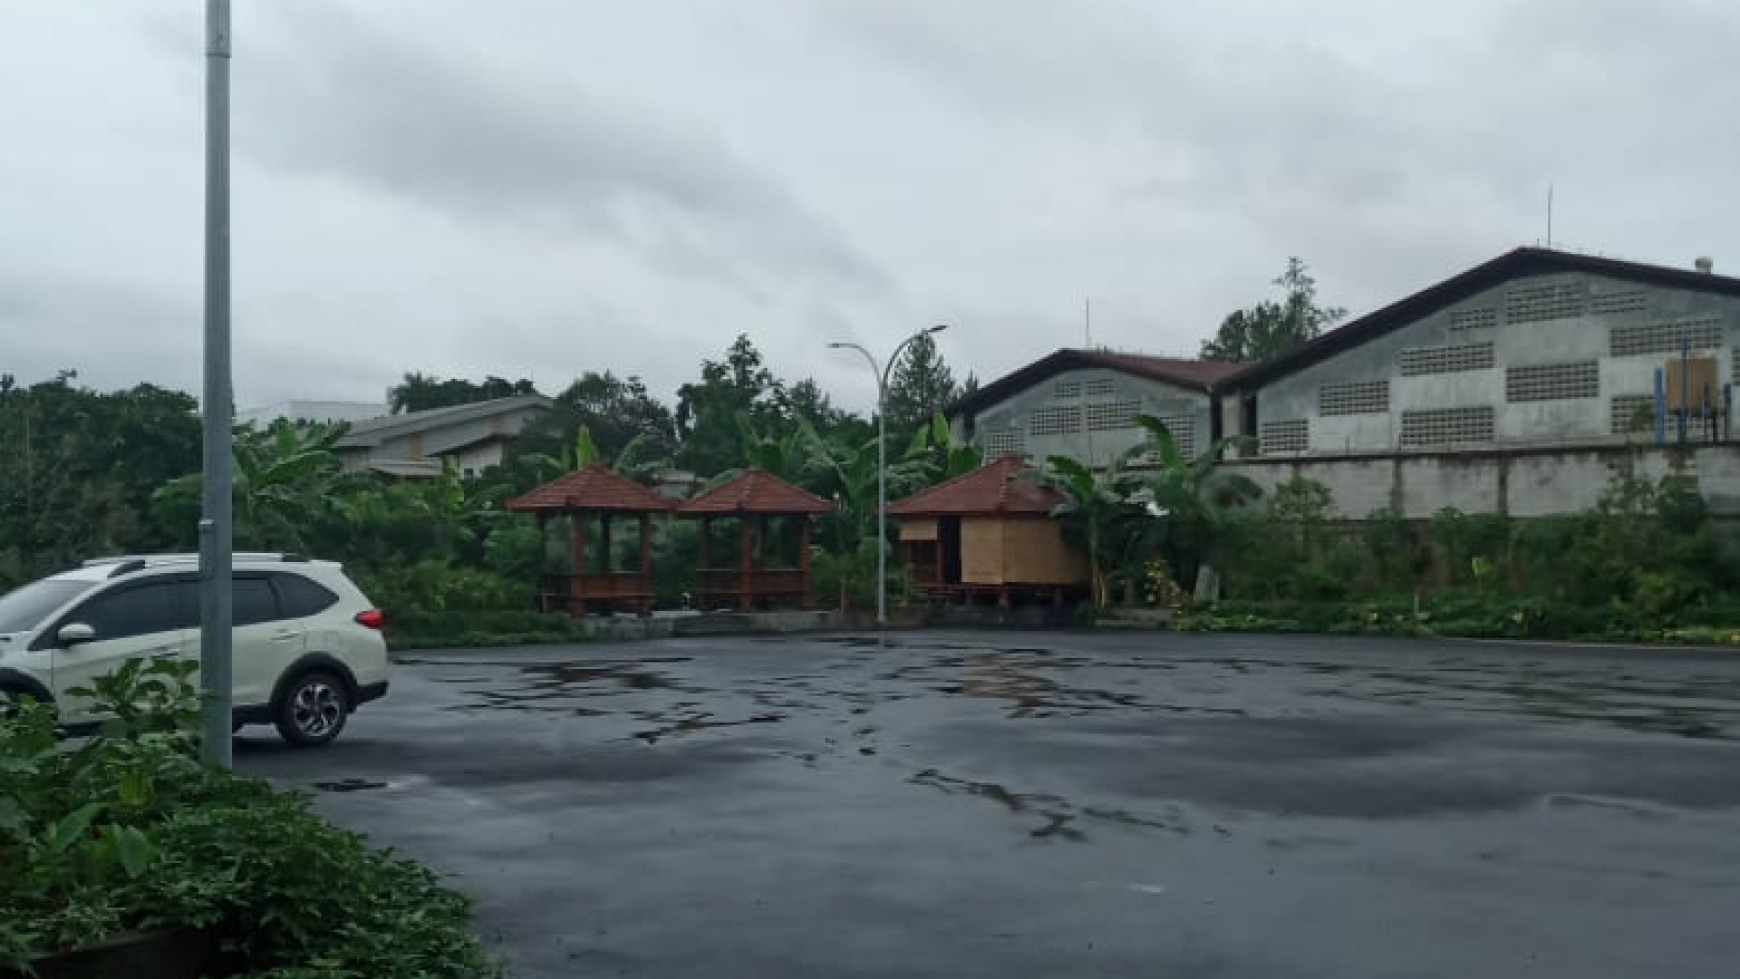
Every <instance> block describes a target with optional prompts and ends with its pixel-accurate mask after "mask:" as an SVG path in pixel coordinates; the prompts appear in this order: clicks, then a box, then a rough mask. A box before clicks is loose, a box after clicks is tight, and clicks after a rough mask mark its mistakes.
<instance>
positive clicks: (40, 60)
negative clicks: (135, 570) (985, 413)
mask: <svg viewBox="0 0 1740 979" xmlns="http://www.w3.org/2000/svg"><path fill="white" fill-rule="evenodd" d="M236 7H237V10H236V27H235V51H236V56H235V61H234V72H235V86H234V125H235V157H234V166H235V189H234V193H235V198H234V210H235V226H234V229H235V290H236V291H235V303H236V308H235V331H236V341H235V369H236V385H237V396H238V400H239V401H240V402H241V404H242V405H243V406H248V405H254V404H259V403H263V402H267V401H272V400H278V399H286V398H309V399H313V398H322V399H326V398H336V399H378V398H380V397H381V396H382V394H383V391H384V389H385V388H386V387H387V386H388V385H389V384H390V383H391V382H392V381H393V380H394V379H395V378H396V377H397V375H398V374H399V373H401V372H403V371H405V370H412V369H416V370H423V371H429V372H434V373H437V374H441V375H461V376H468V377H482V376H483V375H486V374H498V375H502V376H506V377H519V376H530V377H533V378H534V379H535V380H536V381H537V382H538V383H539V385H540V386H541V387H543V388H544V389H545V390H547V391H551V392H552V393H554V392H555V391H557V390H559V389H560V388H561V387H562V386H563V385H565V384H566V383H567V382H568V381H569V380H570V379H572V378H573V377H574V376H575V375H577V374H579V373H580V372H582V371H585V370H588V369H595V370H602V369H605V368H610V369H613V370H615V371H617V372H619V373H623V374H640V375H642V376H644V377H645V378H646V380H647V382H648V383H649V384H650V385H651V386H652V387H653V389H654V390H655V391H657V392H659V393H660V394H662V395H666V396H669V395H670V394H671V393H672V392H673V391H674V389H675V388H676V386H677V385H678V384H681V383H683V382H684V381H685V380H688V379H690V378H692V377H693V376H694V375H695V373H696V370H697V367H698V364H699V362H700V360H701V358H702V357H704V356H713V357H717V356H718V355H719V354H720V352H721V351H723V349H724V348H725V347H726V345H727V344H728V343H729V342H730V341H731V339H732V337H734V336H735V335H736V334H738V333H748V334H749V335H750V336H751V337H752V338H753V339H754V340H755V342H756V343H757V344H758V345H759V346H760V347H761V348H762V349H763V350H764V351H765V352H766V353H767V355H768V358H769V360H770V361H771V362H772V365H773V366H774V368H775V369H776V370H777V371H779V372H780V373H781V374H783V375H785V376H788V377H792V378H796V377H801V376H804V375H814V376H815V377H816V378H817V379H818V380H820V381H821V382H822V383H823V384H824V385H825V386H826V387H828V388H829V389H830V390H831V391H833V392H834V393H835V395H836V397H837V398H839V399H840V400H841V401H843V402H844V403H846V404H848V405H850V406H854V407H863V406H865V405H866V404H868V402H869V401H870V400H871V391H872V384H871V382H870V381H869V378H868V371H867V370H866V369H865V368H864V367H863V365H862V363H861V362H858V361H854V360H853V359H851V358H850V357H848V356H845V355H843V354H840V353H836V352H830V351H828V350H826V349H825V348H824V343H825V342H826V341H828V340H831V339H851V340H858V341H860V342H863V343H866V344H869V345H870V346H872V347H873V348H874V349H876V350H877V351H879V352H885V351H887V350H888V349H890V348H891V347H892V346H893V345H894V344H895V343H896V342H898V341H899V340H900V338H902V337H903V336H905V335H906V334H908V333H910V332H911V331H913V330H915V329H917V328H920V327H923V326H926V325H929V324H931V323H935V322H946V323H949V324H951V325H952V329H951V331H950V332H949V333H947V334H945V335H944V336H943V337H942V338H941V343H942V348H943V352H944V354H945V356H946V357H947V358H948V359H949V361H950V362H951V363H952V364H953V365H955V367H956V369H957V371H958V372H959V373H961V374H963V375H964V374H965V372H966V371H968V370H972V371H975V372H977V373H978V374H979V375H980V377H981V378H984V379H990V378H992V377H994V376H996V375H998V374H1001V373H1003V372H1005V371H1007V370H1010V369H1012V368H1014V367H1017V366H1019V365H1020V364H1022V363H1024V362H1026V361H1028V360H1031V359H1033V358H1035V357H1038V356H1041V355H1043V354H1044V353H1047V352H1049V351H1050V350H1053V349H1055V348H1057V347H1060V346H1078V345H1080V344H1081V343H1082V340H1083V322H1082V320H1083V315H1082V305H1083V299H1084V297H1092V302H1093V338H1094V340H1095V342H1096V343H1103V344H1106V345H1110V346H1114V347H1118V348H1122V349H1129V350H1139V351H1144V352H1149V353H1164V354H1174V355H1188V354H1191V353H1193V352H1194V351H1195V350H1196V347H1197V344H1198V343H1199V341H1200V340H1201V339H1202V337H1204V336H1205V335H1207V334H1209V333H1211V332H1212V331H1213V329H1214V327H1215V325H1216V324H1217V323H1218V322H1219V320H1220V318H1221V316H1223V315H1224V314H1225V313H1226V312H1228V311H1229V310H1231V309H1234V308H1237V307H1240V306H1244V305H1248V304H1250V303H1251V302H1253V301H1255V300H1257V299H1261V298H1264V297H1265V296H1266V295H1268V294H1269V292H1270V291H1271V287H1270V285H1269V280H1270V279H1272V278H1273V277H1274V276H1275V275H1276V274H1277V273H1278V272H1279V271H1280V269H1281V268H1282V266H1283V265H1284V264H1285V261H1286V258H1287V256H1289V255H1300V256H1302V257H1304V258H1305V259H1306V260H1307V262H1309V263H1310V265H1311V266H1312V268H1313V270H1314V272H1315V274H1316V275H1317V278H1318V281H1319V285H1320V288H1321V290H1322V292H1323V294H1324V296H1325V298H1326V299H1328V300H1330V301H1332V302H1335V303H1338V304H1341V305H1344V306H1347V307H1349V308H1350V309H1351V310H1352V311H1353V312H1354V313H1356V314H1357V313H1360V312H1364V311H1368V310H1370V309H1372V308H1375V307H1377V306H1381V305H1383V304H1385V303H1387V302H1389V301H1391V300H1394V299H1397V298H1400V297H1401V296H1402V295H1404V294H1406V293H1408V292H1412V291H1414V290H1416V289H1419V288H1422V287H1424V286H1426V285H1429V284H1431V283H1432V282H1434V281H1436V280H1438V279H1441V278H1444V277H1446V276H1448V275H1451V274H1453V273H1455V272H1457V271H1460V270H1461V269H1463V268H1465V267H1467V266H1469V265H1471V264H1474V263H1477V262H1479V261H1483V260H1485V259H1487V258H1490V257H1492V256H1494V255H1497V254H1499V253H1501V252H1503V251H1505V250H1507V249H1509V248H1512V247H1514V246H1516V245H1519V244H1529V243H1534V242H1536V241H1537V240H1539V239H1541V238H1543V237H1544V235H1545V233H1546V231H1545V210H1546V207H1545V201H1546V195H1547V186H1548V184H1549V182H1551V183H1553V184H1554V185H1555V186H1556V188H1557V191H1556V199H1557V207H1556V221H1555V238H1556V239H1557V240H1559V241H1561V242H1564V243H1566V244H1568V245H1571V246H1575V247H1577V248H1580V249H1584V250H1596V251H1601V252H1604V253H1608V254H1615V255H1619V256H1623V257H1628V258H1637V259H1643V260H1647V261H1657V262H1662V263H1665V264H1671V265H1687V266H1689V265H1690V264H1691V262H1692V259H1693V258H1694V257H1695V256H1697V255H1700V254H1713V255H1714V256H1715V258H1716V264H1717V270H1718V271H1727V272H1731V273H1732V272H1735V271H1740V232H1737V229H1740V193H1736V190H1737V189H1740V125H1737V124H1736V120H1737V118H1740V55H1737V54H1736V52H1740V4H1737V3H1733V2H1732V0H1656V2H1653V3H1648V4H1645V3H1642V2H1640V0H1509V2H1506V0H1463V2H1460V3H1455V4H1448V3H1439V4H1416V3H1411V2H1410V3H1402V2H1395V0H1360V2H1353V0H1346V2H1336V0H1311V2H1304V0H1212V2H1209V0H1202V2H1196V0H1166V2H1161V0H585V2H575V0H488V2H484V0H368V2H361V0H350V2H343V3H340V2H333V0H241V2H238V3H237V4H236ZM203 9H204V4H203V3H201V2H198V0H175V2H170V0H76V2H74V0H0V92H4V93H5V94H4V95H3V96H0V371H10V372H13V373H16V374H18V375H19V376H20V379H21V380H23V381H34V380H37V379H39V378H41V377H42V376H44V375H49V374H52V372H53V371H54V370H55V369H57V368H60V367H74V368H77V369H78V370H79V372H80V376H81V379H83V380H85V381H87V382H89V383H91V384H94V385H96V386H99V387H114V386H122V385H129V384H132V383H134V382H137V381H140V380H149V381H153V382H157V383H161V384H168V385H174V386H178V387H182V388H185V389H188V390H194V391H196V390H197V389H198V386H199V323H200V315H199V314H200V256H201V250H200V249H201V212H200V206H201V180H202V129H201V127H202V99H203V91H204V89H203V70H204V68H203V59H202V56H201V55H202V44H203V40H202V22H203Z"/></svg>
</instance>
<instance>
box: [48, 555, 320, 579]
mask: <svg viewBox="0 0 1740 979" xmlns="http://www.w3.org/2000/svg"><path fill="white" fill-rule="evenodd" d="M230 558H231V560H232V561H283V562H286V563H298V564H307V563H309V562H310V560H311V559H310V558H309V557H308V556H307V555H305V554H298V553H295V552H293V551H235V552H233V553H231V554H230ZM198 560H199V555H198V554H197V553H192V552H188V553H177V554H111V555H109V556H107V557H95V558H91V559H89V560H87V561H84V562H82V563H81V564H80V565H79V566H80V567H83V568H101V567H107V566H109V565H122V564H124V565H135V566H134V567H132V568H130V569H129V570H127V571H125V572H117V573H120V574H131V573H132V572H134V571H137V570H139V569H140V568H143V567H148V566H150V565H158V564H192V563H195V562H197V561H198Z"/></svg>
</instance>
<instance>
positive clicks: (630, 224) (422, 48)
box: [238, 3, 889, 289]
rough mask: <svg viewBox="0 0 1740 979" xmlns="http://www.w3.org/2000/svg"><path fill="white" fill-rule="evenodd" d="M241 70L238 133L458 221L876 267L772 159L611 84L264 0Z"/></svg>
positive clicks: (794, 271) (848, 283)
mask: <svg viewBox="0 0 1740 979" xmlns="http://www.w3.org/2000/svg"><path fill="white" fill-rule="evenodd" d="M274 13H275V15H276V16H275V18H274V21H275V23H276V24H277V25H278V30H275V31H273V32H272V33H271V35H270V43H269V45H267V46H264V47H263V49H261V50H259V51H257V52H254V53H251V55H250V57H251V59H252V60H251V63H250V64H249V65H248V67H246V68H245V69H244V71H245V74H244V73H242V72H239V73H238V74H239V75H240V77H241V78H242V79H243V81H241V82H239V83H238V85H239V91H240V92H241V93H242V96H241V97H245V98H249V99H253V100H255V101H254V103H253V106H254V108H253V109H252V110H251V111H250V112H249V113H248V114H247V115H245V116H243V117H241V118H240V119H239V120H238V147H239V150H240V151H241V152H242V153H245V154H247V155H248V156H249V157H250V158H252V159H254V160H256V161H257V162H259V163H261V164H263V165H265V166H267V167H269V168H272V169H276V170H280V171H284V172H289V173H305V174H328V175H335V176H338V177H341V178H345V179H349V180H354V181H357V182H359V183H361V184H363V185H365V186H367V187H368V188H369V189H370V190H371V191H374V192H379V193H384V194H390V195H394V196H399V197H403V198H406V199H409V200H413V201H416V202H417V203H419V204H421V205H423V206H427V207H430V208H434V209H436V210H439V211H442V212H444V213H447V214H449V215H451V216H453V217H455V218H457V219H459V220H462V221H465V222H468V223H474V224H475V223H480V222H481V223H485V224H493V225H496V226H499V227H503V228H507V229H514V230H519V229H525V228H528V227H530V228H538V229H542V231H543V232H544V233H546V234H550V235H556V236H575V235H578V236H585V237H592V238H600V239H606V240H609V241H610V242H613V243H615V244H619V245H622V246H625V247H628V248H632V249H634V250H635V251H636V252H638V253H639V254H640V255H642V256H643V257H644V258H645V259H646V260H647V261H649V262H652V263H655V264H657V265H659V266H661V267H663V268H665V269H666V270H668V271H669V272H671V273H673V274H678V275H685V276H713V275H719V276H724V277H727V278H730V279H732V280H734V281H737V282H738V283H739V284H741V285H743V286H744V287H745V288H752V289H765V288H767V286H768V282H769V281H770V280H772V281H778V280H780V279H784V278H787V277H790V276H792V275H800V276H816V277H820V278H822V279H824V280H825V281H826V283H827V284H828V285H830V286H832V287H835V288H869V289H883V288H886V287H887V286H888V284H889V276H888V275H887V273H886V272H884V271H883V270H882V269H880V268H878V267H877V266H876V265H875V264H874V263H873V262H871V261H870V260H869V259H867V258H865V257H864V256H862V255H861V254H859V253H858V252H857V251H856V250H855V249H854V248H853V247H852V246H851V245H850V243H849V242H848V240H847V236H846V235H845V233H844V232H842V231H841V230H840V229H839V228H837V227H835V226H833V225H831V224H830V223H829V222H828V221H826V220H825V219H823V218H821V217H820V216H818V215H816V214H814V213H812V212H811V211H810V210H809V209H807V208H806V207H805V206H804V205H803V203H802V202H801V201H799V200H798V199H797V198H796V196H795V195H794V194H793V193H792V192H791V191H790V189H789V188H788V187H786V186H785V185H784V184H783V183H782V182H781V181H780V180H778V179H777V178H776V177H774V176H772V175H770V174H767V173H764V172H761V171H759V170H757V169H755V168H753V167H751V166H750V165H748V164H746V163H744V162H743V161H742V160H740V159H738V158H737V156H736V155H735V154H734V153H733V151H732V149H731V148H730V147H729V146H728V145H726V144H725V143H723V142H721V141H720V140H719V139H717V138H715V137H712V136H709V135H708V134H706V133H705V132H704V131H702V130H700V129H699V128H697V127H693V126H689V125H685V124H684V123H682V122H680V121H678V120H673V119H670V118H666V117H664V116H663V115H662V114H661V113H659V112H658V111H656V110H652V109H648V108H643V107H636V106H635V105H634V104H633V101H632V100H631V99H619V100H618V101H617V102H616V103H614V104H613V103H610V102H607V101H605V100H603V99H601V98H600V97H598V96H596V95H595V94H593V93H591V92H588V91H585V90H582V89H581V88H579V87H578V86H576V85H574V84H572V83H571V82H570V81H569V80H568V79H566V78H563V77H560V76H553V75H551V74H548V73H542V72H539V71H537V70H535V69H530V68H525V67H522V66H521V65H520V64H518V63H516V62H513V61H509V60H505V59H499V58H497V59H492V58H490V57H488V56H487V54H485V53H483V52H481V51H480V50H478V49H469V50H468V49H466V48H463V47H452V48H445V49H443V48H439V47H436V46H434V45H430V44H418V43H416V42H414V41H412V40H409V39H406V38H403V37H401V36H399V35H396V34H393V33H389V32H387V31H385V30H383V29H380V28H378V27H376V26H374V25H372V24H370V23H369V22H367V21H366V20H365V19H363V18H362V17H360V16H357V15H355V14H354V13H351V12H348V11H343V10H341V9H339V8H338V7H337V6H335V5H330V4H324V3H298V4H296V5H294V6H293V7H290V6H286V7H284V8H281V9H279V10H277V11H274Z"/></svg>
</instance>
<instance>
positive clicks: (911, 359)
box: [888, 333, 961, 432]
mask: <svg viewBox="0 0 1740 979" xmlns="http://www.w3.org/2000/svg"><path fill="white" fill-rule="evenodd" d="M960 396H961V386H960V385H959V384H956V383H955V375H954V372H953V371H951V370H949V365H948V364H947V363H946V362H945V361H944V360H943V358H942V354H941V353H940V352H938V350H937V347H936V339H935V338H934V337H933V336H931V335H930V334H928V333H921V334H919V335H918V336H917V337H916V338H915V339H914V340H913V341H912V343H911V344H909V345H908V346H907V348H906V353H905V355H904V356H902V357H901V358H900V362H899V363H897V364H895V365H894V371H893V373H892V374H890V375H889V378H888V427H889V429H890V430H892V431H896V432H910V431H912V430H913V429H916V428H919V427H920V426H923V425H928V424H929V423H930V419H931V416H933V415H936V414H938V413H939V412H942V411H945V410H947V409H948V407H949V405H951V404H953V403H954V401H955V399H957V398H959V397H960Z"/></svg>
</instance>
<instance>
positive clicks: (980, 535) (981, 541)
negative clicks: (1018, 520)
mask: <svg viewBox="0 0 1740 979" xmlns="http://www.w3.org/2000/svg"><path fill="white" fill-rule="evenodd" d="M961 581H962V583H964V584H968V585H1000V584H1002V583H1003V521H1001V520H998V519H996V518H994V517H962V518H961Z"/></svg>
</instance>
